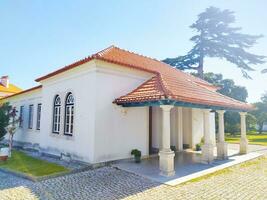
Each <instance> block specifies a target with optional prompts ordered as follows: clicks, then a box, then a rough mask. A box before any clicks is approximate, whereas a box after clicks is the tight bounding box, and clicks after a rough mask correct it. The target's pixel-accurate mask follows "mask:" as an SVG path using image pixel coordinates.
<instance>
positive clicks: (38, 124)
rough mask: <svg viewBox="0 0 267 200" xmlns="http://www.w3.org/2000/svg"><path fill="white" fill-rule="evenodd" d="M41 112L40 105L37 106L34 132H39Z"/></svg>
mask: <svg viewBox="0 0 267 200" xmlns="http://www.w3.org/2000/svg"><path fill="white" fill-rule="evenodd" d="M41 112H42V104H41V103H38V104H37V118H36V130H40V128H41Z"/></svg>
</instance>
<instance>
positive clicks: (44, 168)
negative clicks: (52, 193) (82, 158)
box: [0, 150, 69, 177]
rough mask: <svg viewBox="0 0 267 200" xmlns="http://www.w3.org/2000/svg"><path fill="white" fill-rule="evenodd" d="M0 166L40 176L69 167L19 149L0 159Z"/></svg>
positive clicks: (65, 169) (64, 170) (60, 171)
mask: <svg viewBox="0 0 267 200" xmlns="http://www.w3.org/2000/svg"><path fill="white" fill-rule="evenodd" d="M0 168H3V169H7V170H11V171H15V172H19V173H23V174H26V175H28V176H31V177H42V176H48V175H53V174H57V173H62V172H68V171H69V169H67V168H65V167H63V166H61V165H58V164H55V163H50V162H48V161H44V160H40V159H37V158H34V157H31V156H29V155H27V154H26V153H24V152H21V151H16V150H13V151H12V156H11V158H9V159H8V160H7V161H6V162H3V161H0Z"/></svg>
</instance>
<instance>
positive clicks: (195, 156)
mask: <svg viewBox="0 0 267 200" xmlns="http://www.w3.org/2000/svg"><path fill="white" fill-rule="evenodd" d="M239 151H240V149H239V145H238V144H229V145H228V156H229V157H228V159H227V160H221V159H215V160H214V161H213V162H212V163H208V164H204V163H203V162H202V156H201V152H196V151H179V152H176V153H175V157H174V171H175V174H174V175H173V176H162V175H160V173H161V171H160V169H159V167H158V165H159V157H158V156H157V155H152V156H150V157H149V158H146V159H143V160H142V162H141V163H135V162H134V161H133V160H123V161H117V163H115V164H113V166H114V167H116V168H119V169H121V170H124V171H128V172H131V173H134V174H137V175H140V176H142V177H145V178H148V179H151V180H154V181H157V182H159V183H164V184H167V185H170V186H175V185H178V184H181V183H184V182H187V181H190V180H192V179H195V178H199V177H201V176H204V175H207V174H210V173H214V172H216V171H218V170H222V169H225V168H227V167H230V166H233V165H236V164H239V163H242V162H245V161H248V160H251V159H254V158H256V157H259V156H261V155H263V154H264V153H267V148H266V147H263V146H258V145H249V153H248V154H243V155H240V154H239ZM214 155H215V156H217V149H216V147H215V148H214Z"/></svg>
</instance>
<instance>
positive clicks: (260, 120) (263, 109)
mask: <svg viewBox="0 0 267 200" xmlns="http://www.w3.org/2000/svg"><path fill="white" fill-rule="evenodd" d="M254 106H255V107H256V110H253V111H251V114H252V115H253V116H255V118H256V122H257V124H258V130H259V133H262V131H263V130H262V129H263V125H264V123H266V122H267V93H266V92H265V93H264V94H263V96H262V98H261V102H257V103H254Z"/></svg>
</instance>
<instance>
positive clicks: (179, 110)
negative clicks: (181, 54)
mask: <svg viewBox="0 0 267 200" xmlns="http://www.w3.org/2000/svg"><path fill="white" fill-rule="evenodd" d="M177 118H178V119H177V120H178V121H177V125H178V127H177V150H178V151H182V150H183V108H182V107H177Z"/></svg>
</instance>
